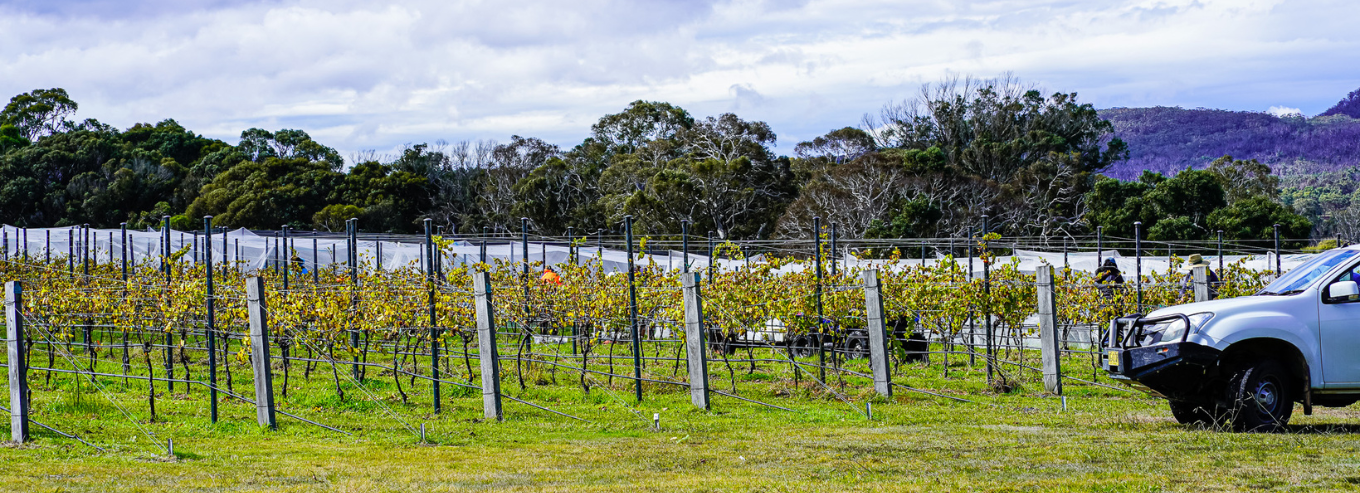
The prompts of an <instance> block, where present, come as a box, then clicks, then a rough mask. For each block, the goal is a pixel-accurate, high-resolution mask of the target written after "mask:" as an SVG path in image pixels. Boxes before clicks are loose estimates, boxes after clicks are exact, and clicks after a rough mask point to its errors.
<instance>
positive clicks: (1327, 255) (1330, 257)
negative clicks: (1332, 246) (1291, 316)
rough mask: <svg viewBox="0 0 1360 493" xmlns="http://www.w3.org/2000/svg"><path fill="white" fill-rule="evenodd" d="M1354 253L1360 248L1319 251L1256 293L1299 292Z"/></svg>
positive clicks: (1280, 293) (1274, 294)
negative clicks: (1316, 254) (1310, 258)
mask: <svg viewBox="0 0 1360 493" xmlns="http://www.w3.org/2000/svg"><path fill="white" fill-rule="evenodd" d="M1356 254H1360V250H1329V251H1327V252H1323V253H1320V254H1318V256H1316V257H1313V259H1312V260H1309V261H1307V262H1304V263H1303V265H1300V266H1298V267H1295V268H1294V269H1293V270H1290V271H1289V272H1286V273H1285V275H1283V276H1280V278H1279V279H1276V280H1275V282H1272V283H1270V285H1269V286H1266V287H1265V289H1262V290H1261V291H1260V292H1258V293H1256V294H1257V295H1266V296H1271V295H1273V296H1281V295H1291V294H1295V293H1298V292H1301V291H1303V290H1304V289H1306V288H1307V287H1308V285H1310V284H1312V283H1313V281H1316V280H1317V278H1319V277H1322V275H1323V274H1326V273H1327V271H1330V270H1332V268H1333V267H1336V266H1337V265H1340V264H1342V263H1344V262H1346V261H1349V260H1351V259H1352V258H1354V257H1355V256H1356Z"/></svg>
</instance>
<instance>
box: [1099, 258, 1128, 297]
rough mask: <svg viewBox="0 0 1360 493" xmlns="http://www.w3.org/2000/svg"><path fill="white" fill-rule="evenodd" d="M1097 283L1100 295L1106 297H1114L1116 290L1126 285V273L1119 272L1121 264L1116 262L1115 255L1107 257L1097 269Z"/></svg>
mask: <svg viewBox="0 0 1360 493" xmlns="http://www.w3.org/2000/svg"><path fill="white" fill-rule="evenodd" d="M1096 285H1097V287H1098V288H1099V289H1100V295H1101V296H1104V297H1106V298H1111V297H1114V290H1115V289H1116V288H1119V287H1122V286H1123V285H1124V274H1123V273H1121V272H1119V264H1116V263H1115V261H1114V257H1110V258H1107V259H1105V263H1103V264H1101V265H1100V268H1098V269H1096Z"/></svg>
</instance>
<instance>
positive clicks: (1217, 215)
mask: <svg viewBox="0 0 1360 493" xmlns="http://www.w3.org/2000/svg"><path fill="white" fill-rule="evenodd" d="M1277 181H1278V180H1277V178H1276V177H1274V176H1271V175H1270V168H1269V167H1266V166H1264V165H1262V164H1260V163H1258V162H1256V161H1239V160H1234V159H1232V157H1231V156H1224V157H1223V158H1220V159H1218V160H1216V161H1214V162H1213V163H1212V164H1211V165H1210V166H1209V168H1207V169H1204V170H1194V169H1186V170H1184V171H1181V172H1180V173H1177V174H1175V175H1174V176H1172V177H1170V178H1167V177H1166V176H1163V175H1162V174H1161V173H1154V172H1151V171H1144V172H1143V176H1141V177H1139V179H1138V181H1127V182H1126V181H1120V180H1116V179H1114V178H1105V177H1102V178H1101V179H1099V180H1097V182H1096V184H1095V189H1094V190H1093V191H1092V192H1091V194H1090V195H1089V200H1090V211H1089V212H1088V213H1087V215H1086V218H1087V221H1089V223H1090V224H1091V225H1092V226H1099V227H1103V228H1104V232H1105V234H1108V235H1112V236H1118V237H1125V238H1132V237H1133V235H1134V222H1141V223H1142V231H1143V237H1144V238H1147V239H1150V240H1156V241H1185V240H1206V239H1210V238H1214V237H1216V235H1217V231H1219V230H1222V231H1223V235H1224V238H1229V239H1244V240H1252V239H1271V238H1273V235H1274V225H1275V224H1279V225H1280V235H1281V237H1283V238H1307V237H1308V236H1309V233H1310V231H1311V230H1312V227H1313V225H1312V222H1310V221H1309V220H1308V219H1307V218H1305V217H1303V216H1301V215H1299V214H1297V213H1295V212H1294V211H1293V210H1291V209H1290V208H1288V207H1286V206H1284V205H1281V204H1280V203H1278V202H1276V201H1275V200H1273V198H1274V197H1275V196H1276V195H1278V189H1277V188H1276V183H1277Z"/></svg>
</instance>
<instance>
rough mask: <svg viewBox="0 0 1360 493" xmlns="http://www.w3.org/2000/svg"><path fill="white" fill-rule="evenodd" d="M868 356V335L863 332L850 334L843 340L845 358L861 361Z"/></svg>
mask: <svg viewBox="0 0 1360 493" xmlns="http://www.w3.org/2000/svg"><path fill="white" fill-rule="evenodd" d="M868 356H869V335H868V334H865V333H863V332H859V331H855V332H851V333H850V336H849V337H846V338H845V357H846V358H849V359H863V358H867V357H868Z"/></svg>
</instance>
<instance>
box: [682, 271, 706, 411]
mask: <svg viewBox="0 0 1360 493" xmlns="http://www.w3.org/2000/svg"><path fill="white" fill-rule="evenodd" d="M699 277H700V274H699V273H697V272H686V273H684V274H681V275H680V285H681V288H683V289H684V302H685V358H686V359H687V360H688V363H689V401H690V403H692V404H694V406H695V407H698V408H700V409H703V410H705V411H707V410H708V409H709V401H708V353H707V351H706V349H705V348H707V347H708V346H707V344H706V342H707V341H705V339H706V337H705V336H706V334H704V302H703V297H702V295H701V293H700V290H699V284H700V282H699Z"/></svg>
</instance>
